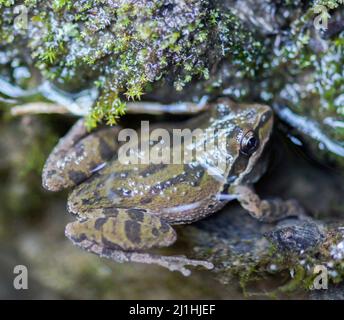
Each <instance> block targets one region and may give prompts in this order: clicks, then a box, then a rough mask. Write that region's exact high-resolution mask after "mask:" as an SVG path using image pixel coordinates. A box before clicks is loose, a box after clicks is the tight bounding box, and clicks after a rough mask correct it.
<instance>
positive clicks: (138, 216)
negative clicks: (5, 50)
mask: <svg viewBox="0 0 344 320" xmlns="http://www.w3.org/2000/svg"><path fill="white" fill-rule="evenodd" d="M127 212H128V215H129V217H130V219H132V220H136V221H139V222H143V219H144V213H143V211H142V210H140V209H128V210H127Z"/></svg>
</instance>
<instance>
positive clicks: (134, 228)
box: [125, 220, 141, 243]
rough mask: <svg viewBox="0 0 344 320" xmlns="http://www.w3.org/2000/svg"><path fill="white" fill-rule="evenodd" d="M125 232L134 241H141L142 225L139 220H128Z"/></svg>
mask: <svg viewBox="0 0 344 320" xmlns="http://www.w3.org/2000/svg"><path fill="white" fill-rule="evenodd" d="M125 234H126V236H127V238H128V239H129V240H130V241H131V242H132V243H140V242H141V236H140V235H141V226H140V224H139V223H138V222H136V221H133V220H128V221H126V222H125Z"/></svg>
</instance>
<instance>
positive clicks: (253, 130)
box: [210, 99, 273, 183]
mask: <svg viewBox="0 0 344 320" xmlns="http://www.w3.org/2000/svg"><path fill="white" fill-rule="evenodd" d="M212 112H213V114H212V119H211V120H210V121H211V127H213V128H216V129H222V130H221V132H223V133H222V134H223V135H225V139H226V140H225V141H226V153H227V160H226V162H227V163H226V170H225V177H226V178H227V181H228V182H229V183H233V182H236V183H240V182H243V181H249V182H254V181H255V180H257V178H259V176H260V175H261V174H262V171H263V167H264V166H261V164H262V162H264V161H261V159H262V154H263V151H264V149H265V146H266V145H267V142H268V141H269V138H270V135H271V132H272V127H273V112H272V109H271V108H270V107H269V106H266V105H261V104H237V103H234V102H233V101H231V100H229V99H221V100H219V101H218V102H217V104H216V108H214V109H213V111H212Z"/></svg>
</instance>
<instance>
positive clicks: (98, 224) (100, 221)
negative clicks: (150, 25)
mask: <svg viewBox="0 0 344 320" xmlns="http://www.w3.org/2000/svg"><path fill="white" fill-rule="evenodd" d="M107 220H108V219H107V218H104V217H103V218H98V219H97V220H96V221H95V223H94V227H95V229H96V230H98V231H99V230H100V229H101V228H102V226H103V225H104V224H105V223H106V221H107Z"/></svg>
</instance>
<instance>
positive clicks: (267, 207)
mask: <svg viewBox="0 0 344 320" xmlns="http://www.w3.org/2000/svg"><path fill="white" fill-rule="evenodd" d="M234 192H235V194H236V195H237V199H238V201H239V202H240V204H241V205H242V207H243V208H244V209H246V210H247V211H248V212H249V213H250V214H251V215H252V216H253V217H254V218H257V219H258V220H260V221H264V222H275V221H278V220H282V219H284V218H287V217H298V218H299V219H302V220H306V219H307V215H306V212H305V210H304V209H303V207H302V206H301V205H300V204H299V203H298V202H297V201H296V200H293V199H291V200H282V199H279V198H277V199H269V200H262V199H260V198H259V196H258V195H257V194H256V193H255V191H254V190H253V189H252V188H251V187H250V186H236V187H235V188H234Z"/></svg>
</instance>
